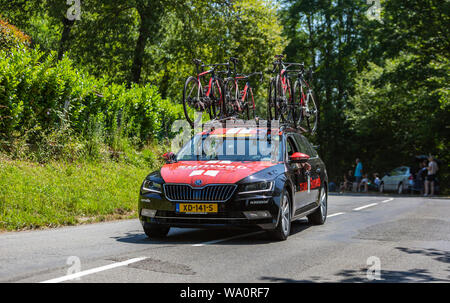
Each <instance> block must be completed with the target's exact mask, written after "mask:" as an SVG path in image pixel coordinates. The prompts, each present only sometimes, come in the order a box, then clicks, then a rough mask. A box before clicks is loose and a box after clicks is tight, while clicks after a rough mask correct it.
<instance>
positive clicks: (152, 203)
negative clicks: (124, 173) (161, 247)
mask: <svg viewBox="0 0 450 303" xmlns="http://www.w3.org/2000/svg"><path fill="white" fill-rule="evenodd" d="M177 203H180V202H171V201H169V200H167V199H166V198H165V197H164V194H155V193H150V194H141V195H140V198H139V219H140V220H141V222H142V224H144V223H145V222H147V223H152V224H161V225H165V226H171V227H187V228H214V227H220V228H222V227H243V228H254V227H257V228H261V229H274V228H275V227H276V224H277V218H278V213H279V207H278V205H279V195H276V194H275V193H272V192H271V193H263V194H260V195H258V194H242V195H240V194H237V193H235V194H234V195H233V196H232V197H231V198H230V199H229V200H228V201H225V202H217V205H218V212H217V213H209V214H185V213H179V212H177V211H176V204H177ZM187 203H188V202H187ZM196 203H202V202H196ZM142 209H149V210H156V213H155V214H154V215H153V216H152V217H150V216H144V215H142Z"/></svg>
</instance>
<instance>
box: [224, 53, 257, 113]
mask: <svg viewBox="0 0 450 303" xmlns="http://www.w3.org/2000/svg"><path fill="white" fill-rule="evenodd" d="M230 62H231V63H233V66H234V69H233V76H232V77H228V78H226V79H225V84H224V92H225V93H224V95H225V106H224V113H225V116H226V117H233V116H234V117H238V118H244V119H245V118H246V119H247V120H250V119H255V118H256V106H255V99H254V97H253V89H252V87H251V84H250V78H251V77H253V76H260V81H261V82H262V79H263V73H262V72H254V73H251V74H247V75H245V74H238V73H237V72H236V65H237V63H238V62H239V60H238V59H237V58H234V57H231V58H230ZM240 81H245V86H244V88H243V89H242V90H241V89H240V88H239V82H240Z"/></svg>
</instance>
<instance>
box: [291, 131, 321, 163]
mask: <svg viewBox="0 0 450 303" xmlns="http://www.w3.org/2000/svg"><path fill="white" fill-rule="evenodd" d="M294 137H295V140H296V141H297V144H298V146H299V147H300V152H301V153H304V154H307V155H308V156H310V157H312V158H314V157H317V152H316V151H315V149H314V148H313V147H312V146H311V144H310V143H309V142H308V140H307V139H306V138H305V137H303V136H301V135H300V134H294Z"/></svg>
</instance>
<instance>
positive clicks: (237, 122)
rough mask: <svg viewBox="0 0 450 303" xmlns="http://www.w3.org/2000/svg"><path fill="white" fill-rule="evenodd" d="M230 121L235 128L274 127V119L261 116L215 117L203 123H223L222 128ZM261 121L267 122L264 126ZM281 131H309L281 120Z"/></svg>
mask: <svg viewBox="0 0 450 303" xmlns="http://www.w3.org/2000/svg"><path fill="white" fill-rule="evenodd" d="M228 121H233V124H232V125H231V126H232V127H233V128H236V127H243V128H246V127H247V128H248V127H264V128H272V122H273V121H267V120H264V119H260V118H259V117H257V118H256V119H254V120H242V119H237V118H236V117H227V118H223V119H214V120H210V121H207V122H205V123H203V125H208V124H221V127H222V128H227V122H228ZM251 121H253V122H255V124H256V125H252V122H251ZM260 121H266V122H267V124H266V125H264V126H260V125H259V123H260ZM278 126H279V129H280V131H287V130H289V131H294V132H295V131H300V132H301V133H306V132H307V131H306V130H305V129H304V128H302V127H300V126H295V125H294V124H293V123H290V122H279V124H278Z"/></svg>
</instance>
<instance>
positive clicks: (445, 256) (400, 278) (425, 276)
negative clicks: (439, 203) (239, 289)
mask: <svg viewBox="0 0 450 303" xmlns="http://www.w3.org/2000/svg"><path fill="white" fill-rule="evenodd" d="M396 249H398V250H400V251H402V252H405V253H408V254H419V255H423V256H427V257H431V258H433V259H434V260H436V261H439V262H443V263H450V252H448V251H443V250H438V249H434V248H429V249H413V248H407V247H396ZM447 271H450V269H449V270H447ZM366 272H367V268H361V269H360V270H353V269H349V270H341V271H339V272H337V273H336V274H334V275H333V277H332V278H331V279H330V277H327V278H324V277H319V276H312V277H309V278H308V279H300V280H295V279H289V278H280V277H267V276H265V277H261V278H260V279H261V280H263V281H266V282H281V283H311V282H344V283H345V282H349V283H354V282H371V283H391V282H396V283H406V282H450V280H449V279H445V278H440V277H435V276H433V273H431V272H430V271H428V270H426V269H417V268H414V269H409V270H383V269H382V270H381V280H374V281H369V280H368V279H367V277H366ZM448 278H450V276H448Z"/></svg>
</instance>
